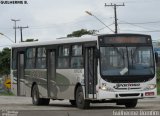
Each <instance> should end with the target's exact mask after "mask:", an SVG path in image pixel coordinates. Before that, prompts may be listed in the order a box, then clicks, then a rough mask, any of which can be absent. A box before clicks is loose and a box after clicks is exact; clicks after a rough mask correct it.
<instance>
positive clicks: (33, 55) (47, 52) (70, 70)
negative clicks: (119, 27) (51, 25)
mask: <svg viewBox="0 0 160 116" xmlns="http://www.w3.org/2000/svg"><path fill="white" fill-rule="evenodd" d="M11 77H12V91H13V92H14V94H16V95H18V96H31V97H32V102H33V104H35V105H48V104H49V101H50V99H53V100H64V99H68V100H69V101H70V103H71V104H72V105H76V106H77V107H78V108H81V109H84V108H88V107H89V106H90V103H95V102H96V103H97V102H101V103H104V102H115V103H116V104H117V105H125V107H127V108H133V107H136V105H137V100H138V99H143V98H152V97H156V95H157V88H156V74H155V56H154V52H153V46H152V40H151V36H150V35H143V34H107V35H98V36H86V37H85V36H84V37H74V38H65V39H56V40H53V41H49V42H28V43H20V44H15V45H13V46H12V66H11Z"/></svg>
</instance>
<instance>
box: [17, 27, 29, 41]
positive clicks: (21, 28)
mask: <svg viewBox="0 0 160 116" xmlns="http://www.w3.org/2000/svg"><path fill="white" fill-rule="evenodd" d="M25 28H29V27H28V26H26V27H22V26H21V27H18V29H20V33H21V42H23V34H22V30H23V29H25Z"/></svg>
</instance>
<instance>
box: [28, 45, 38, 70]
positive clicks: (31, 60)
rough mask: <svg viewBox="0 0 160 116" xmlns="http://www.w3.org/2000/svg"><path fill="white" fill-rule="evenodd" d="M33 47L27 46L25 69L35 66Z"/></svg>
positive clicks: (34, 50)
mask: <svg viewBox="0 0 160 116" xmlns="http://www.w3.org/2000/svg"><path fill="white" fill-rule="evenodd" d="M35 54H36V49H35V48H28V49H27V52H26V69H33V68H35Z"/></svg>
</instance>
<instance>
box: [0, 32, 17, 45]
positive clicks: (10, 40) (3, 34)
mask: <svg viewBox="0 0 160 116" xmlns="http://www.w3.org/2000/svg"><path fill="white" fill-rule="evenodd" d="M0 35H2V36H4V37H6V38H7V39H9V40H10V41H11V42H12V43H14V41H13V40H12V39H11V38H9V37H8V36H7V35H5V34H3V33H0Z"/></svg>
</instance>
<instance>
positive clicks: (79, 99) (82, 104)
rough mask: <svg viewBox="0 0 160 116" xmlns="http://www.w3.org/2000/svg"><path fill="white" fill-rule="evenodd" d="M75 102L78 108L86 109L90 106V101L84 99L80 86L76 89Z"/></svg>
mask: <svg viewBox="0 0 160 116" xmlns="http://www.w3.org/2000/svg"><path fill="white" fill-rule="evenodd" d="M76 104H77V107H78V108H80V109H87V108H89V106H90V102H89V101H88V100H85V99H84V95H83V89H82V87H81V86H79V87H78V88H77V90H76Z"/></svg>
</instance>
